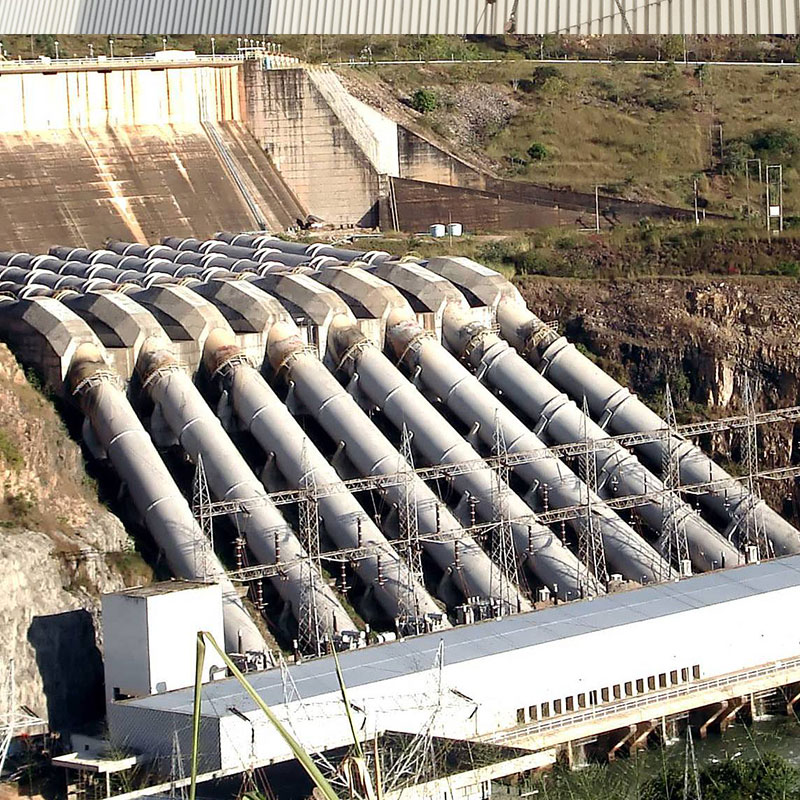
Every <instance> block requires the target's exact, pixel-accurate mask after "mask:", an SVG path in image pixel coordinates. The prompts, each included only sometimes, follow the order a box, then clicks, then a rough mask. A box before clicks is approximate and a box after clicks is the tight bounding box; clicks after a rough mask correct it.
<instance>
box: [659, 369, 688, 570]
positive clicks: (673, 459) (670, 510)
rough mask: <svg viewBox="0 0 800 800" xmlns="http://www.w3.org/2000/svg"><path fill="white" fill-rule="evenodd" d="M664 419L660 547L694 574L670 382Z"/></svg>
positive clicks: (668, 557) (671, 561)
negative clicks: (686, 524) (665, 424)
mask: <svg viewBox="0 0 800 800" xmlns="http://www.w3.org/2000/svg"><path fill="white" fill-rule="evenodd" d="M664 420H665V421H666V423H667V426H666V428H665V429H664V443H663V447H662V449H661V480H662V483H663V484H664V489H665V492H664V495H663V497H662V499H661V514H662V531H661V536H660V537H659V540H658V548H659V550H660V551H661V553H662V554H663V556H664V562H665V564H666V565H669V564H677V566H678V570H679V573H680V575H681V576H685V575H691V574H692V561H691V557H690V553H689V540H688V539H687V537H686V526H685V524H684V516H683V515H684V514H685V513H686V509H685V508H684V506H683V503H682V501H681V496H680V488H681V464H680V439H679V438H678V432H677V427H678V426H677V421H676V418H675V405H674V403H673V402H672V391H671V390H670V387H669V384H667V385H666V387H665V388H664ZM669 577H670V576H669V575H663V576H662V580H668V579H669Z"/></svg>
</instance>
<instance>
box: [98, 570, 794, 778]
mask: <svg viewBox="0 0 800 800" xmlns="http://www.w3.org/2000/svg"><path fill="white" fill-rule="evenodd" d="M798 602H800V556H793V557H788V558H784V559H781V560H777V561H770V562H766V563H762V564H751V565H749V566H745V567H740V568H737V569H729V570H725V571H720V572H713V573H707V574H704V575H700V576H697V577H693V578H688V579H685V580H682V581H680V582H676V583H668V584H661V585H656V586H649V587H645V588H641V589H636V590H634V591H630V592H625V593H621V594H613V595H607V596H603V597H597V598H594V599H592V600H585V601H581V602H575V603H569V604H564V605H559V606H556V607H553V608H550V609H547V610H542V611H536V612H532V613H529V614H522V615H516V616H511V617H506V618H504V619H500V620H493V621H488V622H484V623H479V624H476V625H469V626H463V627H457V628H454V629H452V630H448V631H444V632H442V633H435V634H429V635H426V636H419V637H415V638H410V639H406V640H404V641H399V642H394V643H390V644H385V645H381V646H375V647H370V648H367V649H364V650H357V651H352V652H347V653H343V654H341V655H340V656H339V660H340V663H341V668H342V671H343V674H344V680H345V682H346V685H347V687H348V695H349V698H350V702H351V704H352V706H353V708H354V709H355V716H356V720H355V721H356V727H357V728H358V730H359V731H360V733H361V734H363V736H364V738H371V737H372V736H373V735H374V734H375V732H376V731H377V732H379V733H380V732H384V731H398V732H405V733H412V734H413V733H418V732H419V731H421V730H422V729H423V727H425V726H426V725H428V724H430V730H431V732H432V733H433V734H435V735H439V736H443V737H448V738H452V739H477V738H481V739H483V740H485V741H486V740H491V741H498V740H502V737H501V736H499V734H501V732H509V731H511V732H513V731H514V730H515V729H519V728H531V727H532V726H533V727H536V726H544V727H548V726H549V727H551V728H552V727H553V725H554V724H557V725H559V726H560V727H561V728H563V729H567V728H568V727H569V725H570V724H571V720H572V719H573V718H574V719H575V720H579V719H580V720H582V719H584V718H586V717H587V716H591V717H592V718H602V717H603V716H604V715H606V716H610V715H611V714H612V712H613V711H614V709H615V708H616V707H618V706H619V707H620V708H622V707H627V706H633V705H636V706H641V707H642V708H643V709H644V710H643V711H642V713H643V714H647V713H649V712H648V709H647V706H648V704H650V703H651V701H652V706H651V707H652V708H656V706H657V703H658V702H660V701H661V700H662V699H663V698H665V697H670V698H682V700H683V702H684V703H689V704H690V705H684V709H685V708H691V707H694V706H692V705H691V702H692V700H693V696H696V697H697V698H698V702H697V703H696V705H702V704H703V702H705V701H704V700H703V699H702V698H703V697H706V696H707V695H704V694H703V693H704V692H706V691H707V690H708V689H709V688H711V687H719V686H723V685H724V686H729V685H732V684H733V683H735V682H736V681H742V682H743V683H742V685H745V684H746V681H747V680H748V679H750V677H752V676H761V677H764V676H766V680H768V681H769V680H772V681H773V685H776V686H777V685H781V683H782V682H783V683H786V682H788V679H787V680H783V681H782V677H783V675H784V672H785V670H787V669H789V668H792V669H795V670H796V669H797V668H798V665H800V634H798V632H797V631H796V630H795V628H794V626H793V625H792V623H791V621H790V620H791V616H790V615H789V616H787V610H788V609H792V608H794V607H796V604H797V603H798ZM440 663H441V665H442V666H441V669H439V664H440ZM249 677H250V681H251V683H252V685H253V686H254V687H255V688H256V690H257V691H258V693H259V694H260V695H261V697H262V698H263V699H264V700H265V701H266V703H267V704H268V705H269V706H270V707H271V708H272V709H273V710H274V711H275V713H276V714H277V715H278V717H279V718H281V719H282V720H284V721H285V722H286V724H287V725H288V727H289V729H290V731H292V732H293V733H294V735H295V736H296V738H297V739H298V740H299V741H300V742H301V744H303V745H304V746H305V747H306V749H308V750H311V751H315V750H326V749H330V748H334V747H339V746H342V745H346V744H348V743H350V741H351V736H350V733H349V728H348V724H347V721H346V718H345V714H344V709H343V705H342V699H341V696H340V692H339V688H338V683H337V679H336V674H335V670H334V664H333V660H332V659H331V658H322V659H318V660H314V661H308V662H306V663H303V664H299V665H296V666H292V667H289V668H288V669H285V670H281V669H272V670H268V671H266V672H261V673H254V674H252V675H251V676H249ZM790 679H791V678H790ZM660 707H661V708H663V705H662V706H660ZM654 713H655V712H654ZM659 713H664V712H663V711H662V712H659ZM191 714H192V691H191V690H190V689H183V690H178V691H172V692H166V693H161V694H156V695H154V696H152V697H143V698H137V699H132V700H127V701H124V702H119V703H112V704H111V705H110V706H109V725H110V731H111V736H112V739H113V741H114V742H115V743H116V744H117V745H121V746H127V747H130V748H132V749H134V750H135V751H137V752H144V753H148V754H150V755H152V756H161V757H166V758H168V757H169V756H170V754H171V752H172V740H173V732H174V731H175V732H177V733H178V736H179V737H180V739H181V749H182V752H183V753H184V754H187V753H189V752H191V744H190V741H191V740H190V735H189V734H190V728H191ZM642 718H647V717H642ZM611 727H613V725H610V726H609V728H611ZM565 736H566V739H565V741H566V740H568V739H569V733H568V732H567V733H566V734H565ZM200 749H201V752H200V768H201V770H207V771H213V770H223V771H241V770H242V769H243V766H242V765H243V763H248V764H254V765H258V764H268V763H274V762H278V761H283V760H288V759H290V758H291V757H292V755H291V752H290V751H289V749H288V747H287V746H286V744H285V743H284V742H283V741H282V740H281V738H280V737H279V736H278V734H277V733H276V732H275V731H274V730H273V729H272V728H271V727H270V725H269V723H268V722H267V720H266V719H264V716H263V714H261V712H259V711H258V710H257V708H256V707H255V705H254V704H253V703H252V701H251V700H250V699H249V698H248V696H247V695H246V694H245V692H244V691H243V690H242V688H241V687H240V686H239V684H238V683H237V682H236V681H234V680H232V679H227V680H223V681H218V682H215V683H214V684H212V685H210V686H207V687H205V689H204V691H203V707H202V726H201V747H200Z"/></svg>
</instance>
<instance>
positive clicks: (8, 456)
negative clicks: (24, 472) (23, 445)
mask: <svg viewBox="0 0 800 800" xmlns="http://www.w3.org/2000/svg"><path fill="white" fill-rule="evenodd" d="M0 458H2V459H3V460H4V461H5V462H6V464H7V465H8V466H9V467H11V469H14V470H18V469H19V468H20V467H21V466H22V465H23V458H22V453H21V452H20V449H19V447H17V444H16V442H14V440H13V439H12V438H11V437H10V436H9V435H8V433H7V432H6V431H4V430H2V429H0Z"/></svg>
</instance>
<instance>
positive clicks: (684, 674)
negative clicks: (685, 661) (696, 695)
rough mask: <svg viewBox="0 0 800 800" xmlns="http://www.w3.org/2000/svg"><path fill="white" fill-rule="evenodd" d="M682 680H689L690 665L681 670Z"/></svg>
mask: <svg viewBox="0 0 800 800" xmlns="http://www.w3.org/2000/svg"><path fill="white" fill-rule="evenodd" d="M681 680H682V681H688V680H689V667H684V668H683V669H682V670H681Z"/></svg>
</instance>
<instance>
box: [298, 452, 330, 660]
mask: <svg viewBox="0 0 800 800" xmlns="http://www.w3.org/2000/svg"><path fill="white" fill-rule="evenodd" d="M300 471H301V473H302V474H301V477H300V489H301V496H300V503H299V505H298V522H299V528H300V537H301V541H302V543H303V547H305V550H306V558H305V561H304V563H303V564H302V565H301V575H302V585H303V588H302V592H301V598H300V612H299V614H298V617H299V619H298V620H297V639H298V645H299V647H300V650H301V652H303V653H312V654H315V655H318V656H320V655H323V654H324V653H325V639H326V633H325V624H324V620H323V619H322V617H321V615H320V613H319V605H318V599H319V591H320V588H321V587H320V586H319V582H320V580H321V575H322V573H321V567H322V564H321V560H320V547H319V502H318V493H317V479H316V476H315V475H314V470H313V469H312V468H311V464H310V460H309V458H308V450H307V447H306V443H305V442H303V448H302V450H301V452H300Z"/></svg>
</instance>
